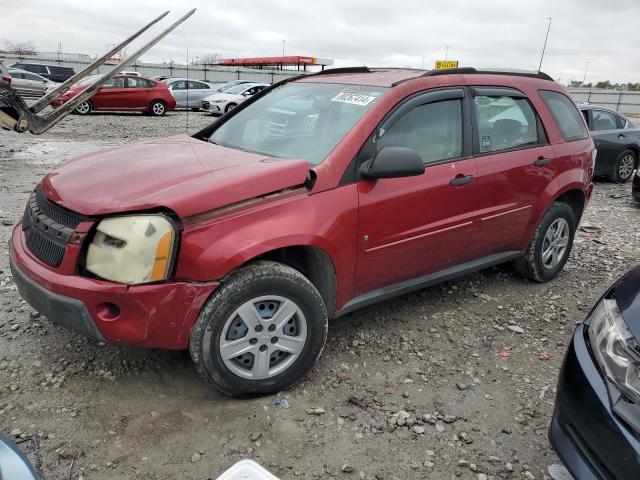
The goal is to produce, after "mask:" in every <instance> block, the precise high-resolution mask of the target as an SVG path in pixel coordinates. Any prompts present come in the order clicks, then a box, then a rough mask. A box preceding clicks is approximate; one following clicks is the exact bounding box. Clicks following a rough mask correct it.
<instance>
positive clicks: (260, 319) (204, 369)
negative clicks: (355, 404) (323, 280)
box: [189, 261, 328, 397]
mask: <svg viewBox="0 0 640 480" xmlns="http://www.w3.org/2000/svg"><path fill="white" fill-rule="evenodd" d="M327 326H328V319H327V310H326V308H325V305H324V302H323V300H322V297H321V296H320V294H319V293H318V290H317V289H316V288H315V287H314V286H313V284H312V283H311V282H310V281H309V280H308V279H307V278H306V277H304V276H303V275H302V274H301V273H300V272H298V271H297V270H295V269H293V268H291V267H289V266H287V265H283V264H280V263H276V262H267V261H262V262H256V263H255V264H251V265H248V266H246V267H243V268H241V269H240V270H238V271H237V272H235V273H234V274H232V275H231V276H229V278H228V279H227V280H226V281H225V282H224V283H223V285H222V286H221V287H220V289H219V290H217V291H216V292H215V293H214V294H213V295H212V296H211V298H209V300H208V301H207V303H206V304H205V306H204V307H203V309H202V311H201V312H200V316H199V317H198V321H197V322H196V324H195V325H194V327H193V329H192V332H191V342H190V345H189V349H190V351H191V357H192V359H193V361H194V363H195V365H196V368H197V370H198V372H199V373H200V375H202V376H203V377H204V378H205V379H206V380H207V381H208V382H209V383H210V384H212V385H213V386H214V387H215V388H216V389H218V390H219V391H221V392H222V393H224V394H225V395H229V396H232V397H242V396H255V395H267V394H270V393H274V392H278V391H280V390H286V389H287V388H289V387H291V386H292V385H294V384H295V383H297V382H298V381H299V380H300V379H301V378H302V376H303V375H304V374H305V373H306V372H308V371H309V370H310V369H311V368H312V367H313V366H314V365H315V363H316V361H317V360H318V358H319V356H320V354H321V352H322V349H323V347H324V343H325V341H326V338H327Z"/></svg>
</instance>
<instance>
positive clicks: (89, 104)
mask: <svg viewBox="0 0 640 480" xmlns="http://www.w3.org/2000/svg"><path fill="white" fill-rule="evenodd" d="M98 78H100V77H99V76H98V75H92V76H91V77H87V78H86V79H84V80H81V81H80V82H78V83H77V84H75V85H74V86H73V87H71V89H70V90H69V91H68V92H67V93H65V94H64V95H62V96H61V97H59V98H58V99H57V100H55V101H54V102H53V103H52V105H53V107H54V108H58V107H60V106H61V105H62V104H64V103H66V102H68V101H69V100H71V99H72V98H73V97H75V96H76V95H78V94H79V93H80V92H82V91H83V90H84V89H85V88H87V87H88V86H89V85H91V83H93V82H95V81H96V80H97V79H98ZM175 108H176V101H175V99H174V98H173V95H171V91H170V90H169V87H168V86H167V85H166V84H164V83H162V82H156V81H155V80H151V79H150V78H145V77H139V76H127V75H118V76H116V77H113V78H112V79H111V80H109V81H108V82H107V83H105V84H104V85H103V86H102V87H100V89H99V90H98V91H97V92H96V94H95V95H93V96H92V97H91V98H90V99H89V100H87V101H86V102H82V103H81V104H80V105H78V106H77V107H76V109H75V112H76V113H79V114H81V115H86V114H87V113H91V112H92V111H94V110H101V111H118V112H119V111H134V112H144V113H147V114H149V115H155V116H161V115H164V114H165V113H167V111H168V110H175Z"/></svg>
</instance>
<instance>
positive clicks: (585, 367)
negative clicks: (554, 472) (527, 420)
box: [549, 267, 640, 480]
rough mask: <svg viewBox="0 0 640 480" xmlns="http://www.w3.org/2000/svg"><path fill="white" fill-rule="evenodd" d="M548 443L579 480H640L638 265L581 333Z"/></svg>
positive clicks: (563, 375) (561, 384)
mask: <svg viewBox="0 0 640 480" xmlns="http://www.w3.org/2000/svg"><path fill="white" fill-rule="evenodd" d="M549 439H550V441H551V444H552V445H553V448H554V449H555V451H556V452H557V453H558V455H559V456H560V458H561V459H562V461H563V462H564V463H565V465H566V466H567V468H568V469H569V470H570V471H571V473H572V474H573V476H574V477H575V478H576V479H579V480H591V479H606V480H614V479H621V480H622V479H624V480H630V479H636V478H640V267H637V268H635V269H634V270H631V271H630V272H629V273H627V274H626V275H625V276H623V277H622V278H621V279H620V280H618V281H617V282H616V283H615V285H613V287H611V288H610V289H609V290H608V291H607V292H606V293H605V294H604V296H603V297H602V298H600V300H599V301H598V303H597V304H596V306H595V307H594V308H593V309H592V310H591V312H590V313H589V315H588V317H587V319H586V320H585V321H584V323H582V324H580V325H579V326H578V327H577V328H576V331H575V334H574V336H573V340H572V341H571V344H570V346H569V350H568V352H567V355H566V357H565V360H564V363H563V365H562V368H561V371H560V378H559V380H558V389H557V395H556V405H555V411H554V414H553V420H552V422H551V427H550V429H549Z"/></svg>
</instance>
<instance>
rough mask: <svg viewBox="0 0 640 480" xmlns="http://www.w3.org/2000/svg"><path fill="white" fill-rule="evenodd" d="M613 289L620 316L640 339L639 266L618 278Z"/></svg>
mask: <svg viewBox="0 0 640 480" xmlns="http://www.w3.org/2000/svg"><path fill="white" fill-rule="evenodd" d="M613 291H614V294H615V297H616V302H617V303H618V308H619V309H620V313H621V314H622V318H623V319H624V321H625V323H626V324H627V326H628V327H629V330H631V333H633V336H634V337H636V339H637V340H638V341H640V267H636V268H634V269H633V270H631V271H630V272H628V273H626V274H625V275H624V276H623V277H622V278H621V279H620V280H618V282H617V283H616V284H615V285H614V286H613Z"/></svg>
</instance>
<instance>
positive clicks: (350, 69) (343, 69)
mask: <svg viewBox="0 0 640 480" xmlns="http://www.w3.org/2000/svg"><path fill="white" fill-rule="evenodd" d="M370 72H371V70H369V67H337V68H326V69H324V70H321V71H319V72H316V73H312V74H311V75H306V76H314V77H317V76H318V75H331V74H334V73H370Z"/></svg>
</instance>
